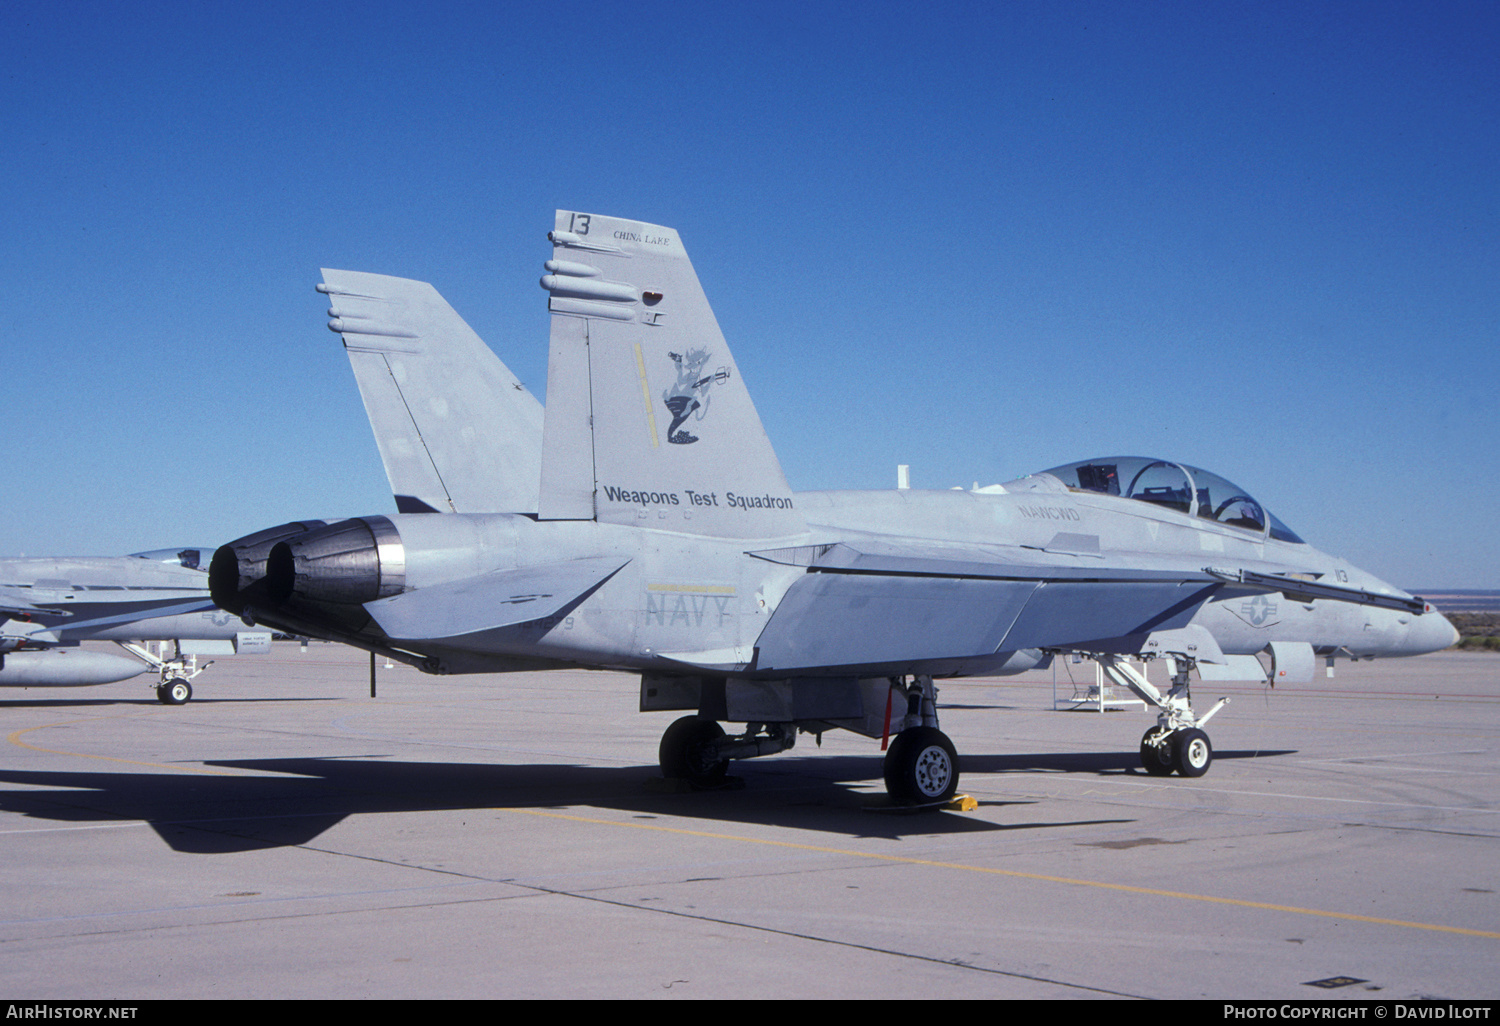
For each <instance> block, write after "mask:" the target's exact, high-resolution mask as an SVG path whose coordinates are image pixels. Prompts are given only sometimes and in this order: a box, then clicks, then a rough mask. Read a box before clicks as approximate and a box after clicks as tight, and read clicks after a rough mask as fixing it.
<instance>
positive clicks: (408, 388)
mask: <svg viewBox="0 0 1500 1026" xmlns="http://www.w3.org/2000/svg"><path fill="white" fill-rule="evenodd" d="M318 291H319V292H322V293H324V294H326V295H327V296H328V298H329V304H330V305H329V310H328V316H329V318H330V319H329V321H328V327H329V328H330V329H331V330H333V331H335V332H337V333H338V334H340V335H341V336H343V340H344V348H345V350H347V352H348V354H349V363H350V365H351V366H352V367H353V368H354V377H355V379H356V380H357V381H358V382H359V392H360V395H361V396H362V397H363V398H364V402H365V412H366V413H368V414H369V417H370V427H371V428H372V430H373V431H374V432H375V442H376V444H377V445H378V446H379V448H380V458H381V460H382V462H384V464H385V472H386V476H387V477H388V478H389V479H390V482H391V491H392V492H394V493H395V496H396V508H397V509H398V510H399V511H400V512H402V513H421V512H441V513H450V512H456V513H535V512H536V510H537V498H538V482H539V480H540V476H541V449H542V407H541V404H540V403H538V402H537V401H536V398H535V397H534V396H533V395H532V394H531V393H530V392H528V391H527V390H526V388H525V386H523V385H522V384H521V382H520V381H518V380H516V376H515V375H514V374H512V373H511V372H510V370H509V369H507V368H506V366H505V364H503V363H501V362H500V360H499V358H498V357H496V356H495V354H494V353H493V352H491V351H490V349H489V347H487V346H486V345H485V344H484V342H483V341H481V340H480V338H479V336H478V335H476V334H474V331H473V329H471V328H470V327H469V326H468V325H467V324H465V323H464V320H463V318H461V317H459V315H458V314H457V313H456V312H454V310H453V308H452V307H451V306H449V305H448V303H447V302H446V301H445V300H444V299H443V297H442V296H440V295H439V294H438V292H437V290H436V289H434V288H433V287H432V286H431V285H428V284H427V283H426V282H420V281H410V280H408V279H406V278H391V277H387V276H386V275H382V274H364V273H361V272H358V271H332V270H327V269H325V270H324V271H323V284H321V285H319V286H318Z"/></svg>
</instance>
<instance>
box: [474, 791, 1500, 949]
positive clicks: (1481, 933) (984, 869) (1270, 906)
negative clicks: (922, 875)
mask: <svg viewBox="0 0 1500 1026" xmlns="http://www.w3.org/2000/svg"><path fill="white" fill-rule="evenodd" d="M496 811H497V812H520V813H525V814H526V815H529V816H543V817H546V818H548V819H563V820H571V821H572V822H575V823H592V824H596V825H599V826H613V827H629V828H631V829H634V830H656V831H659V832H661V833H668V834H681V835H684V836H687V837H706V838H709V839H711V840H716V841H740V842H743V843H746V844H760V845H766V846H769V847H773V848H791V849H794V850H797V851H811V852H818V853H820V854H824V855H847V856H850V857H853V858H860V859H875V860H877V861H880V862H898V863H904V864H906V865H912V866H931V867H933V868H935V869H956V870H961V871H963V872H969V873H985V874H988V875H990V876H1008V877H1012V878H1014V879H1018V880H1039V881H1042V882H1044V883H1058V884H1068V885H1070V886H1074V887H1095V888H1099V889H1101V890H1107V891H1122V892H1124V893H1126V894H1143V895H1148V896H1150V897H1154V898H1177V899H1180V900H1183V901H1201V902H1206V903H1208V904H1211V905H1233V906H1236V907H1238V908H1253V909H1259V910H1261V911H1264V912H1290V913H1292V914H1293V915H1301V916H1317V917H1319V918H1322V919H1342V920H1345V921H1347V922H1354V923H1372V924H1375V925H1377V926H1401V927H1406V928H1407V929H1411V930H1429V931H1432V932H1434V933H1456V934H1461V935H1463V936H1465V937H1485V938H1488V939H1490V940H1500V933H1497V932H1495V931H1493V930H1471V929H1468V928H1466V927H1462V926H1442V925H1439V924H1437V923H1414V922H1409V921H1407V920H1405V919H1382V918H1380V917H1379V916H1362V915H1358V914H1356V913H1353V912H1329V911H1326V910H1324V909H1316V908H1300V907H1298V906H1296V905H1277V904H1274V903H1272V902H1266V901H1248V900H1246V899H1244V898H1219V897H1215V896H1213V895H1211V894H1189V893H1187V892H1186V891H1165V890H1160V889H1158V888H1155V887H1137V886H1135V885H1133V884H1117V883H1105V882H1104V881H1102V880H1078V879H1074V878H1073V877H1067V876H1049V875H1047V874H1045V873H1023V872H1021V871H1019V870H1015V869H994V868H991V867H988V866H969V865H965V864H963V863H961V862H938V861H935V860H933V859H914V858H910V857H907V856H904V855H885V854H882V853H880V852H869V851H853V850H851V849H848V848H827V847H823V846H821V845H816V844H797V843H795V842H792V841H771V840H765V839H762V838H757V837H741V836H738V835H735V834H718V833H712V832H710V831H706V830H685V829H683V828H681V827H669V826H657V825H654V824H651V823H621V822H619V821H617V820H608V819H595V818H592V817H589V816H571V815H567V814H565V813H561V812H543V811H541V810H540V809H497V810H496Z"/></svg>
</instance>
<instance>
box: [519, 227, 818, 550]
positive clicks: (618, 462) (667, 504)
mask: <svg viewBox="0 0 1500 1026" xmlns="http://www.w3.org/2000/svg"><path fill="white" fill-rule="evenodd" d="M549 238H550V239H551V240H552V245H553V259H551V260H549V261H547V264H546V271H547V273H546V274H545V275H544V276H543V277H542V280H541V284H542V287H543V288H544V289H546V290H547V291H548V293H550V297H551V298H550V300H549V308H550V310H551V312H552V331H551V342H550V351H549V357H548V365H547V411H546V427H545V432H544V437H543V446H542V454H543V455H542V469H541V491H540V496H539V506H538V512H539V516H540V518H541V519H544V520H591V519H592V520H598V521H599V522H600V523H612V524H632V525H636V526H642V527H656V528H662V529H666V530H673V531H681V532H684V533H690V534H700V535H708V536H713V537H721V538H760V539H763V538H780V537H786V536H788V535H795V534H798V533H801V532H802V531H804V530H805V525H804V523H803V520H802V514H801V512H800V511H798V509H797V508H796V502H795V499H794V497H793V495H792V492H791V489H790V488H789V487H788V486H787V483H786V476H785V475H784V474H783V473H782V470H781V464H780V463H779V462H778V461H777V459H776V453H775V452H774V451H773V450H772V448H771V443H770V440H769V439H768V438H767V437H766V433H765V429H764V428H763V427H762V426H761V422H760V416H759V415H758V414H757V413H756V412H755V404H754V403H753V402H751V400H750V395H749V393H748V392H747V391H746V389H745V383H744V381H743V379H742V378H741V377H740V373H739V368H738V367H736V366H735V362H734V357H733V355H731V353H730V351H729V346H728V345H727V344H726V343H725V341H724V336H723V334H722V332H720V330H719V324H718V321H717V320H716V319H715V318H714V314H713V310H712V309H711V308H710V307H709V305H708V300H707V298H706V297H705V296H704V294H703V288H702V286H700V285H699V283H698V276H697V275H696V274H695V273H694V271H693V265H692V263H691V262H690V261H689V260H688V256H687V252H686V251H685V250H684V249H683V247H682V241H681V239H680V238H679V237H678V235H677V233H676V232H675V231H673V230H672V229H670V228H662V227H659V226H657V225H651V224H643V223H641V222H638V221H625V220H621V219H619V218H611V217H603V216H600V215H597V214H584V213H578V212H573V211H566V210H560V211H558V212H557V220H556V227H555V229H554V230H553V231H552V232H551V233H550V235H549Z"/></svg>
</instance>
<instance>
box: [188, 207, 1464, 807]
mask: <svg viewBox="0 0 1500 1026" xmlns="http://www.w3.org/2000/svg"><path fill="white" fill-rule="evenodd" d="M550 238H551V240H552V242H553V247H554V250H553V258H552V259H551V260H549V261H547V264H546V271H547V274H546V275H544V276H543V277H542V279H541V284H542V286H543V287H544V288H545V289H546V290H547V291H548V293H549V297H550V298H549V307H550V310H551V313H552V329H551V340H550V350H549V364H548V377H547V403H546V408H545V414H544V415H540V414H541V411H540V410H538V409H537V404H536V400H535V399H534V398H533V397H531V396H530V395H529V393H526V392H525V390H524V389H523V388H521V386H520V384H519V382H516V381H515V380H514V378H513V376H511V375H510V374H509V372H508V371H507V370H505V368H504V366H503V364H500V362H499V361H498V360H497V359H496V358H495V357H494V355H493V354H492V353H489V352H488V351H486V350H484V347H483V345H482V343H480V342H479V340H478V339H477V337H474V336H473V332H471V331H469V330H468V328H467V326H466V325H463V323H462V321H461V320H460V319H459V318H458V317H457V315H456V314H454V313H453V312H452V310H451V309H450V308H448V307H447V304H446V303H443V302H442V300H441V297H439V296H438V295H437V293H436V292H435V291H434V290H432V289H431V287H430V286H427V285H424V284H421V283H416V282H408V281H404V280H402V279H392V278H385V277H382V276H378V275H365V274H357V273H354V272H334V271H325V281H324V284H323V285H322V286H320V287H319V288H320V291H322V292H324V293H326V294H327V295H328V296H329V297H330V300H331V302H332V307H331V309H330V311H329V316H330V322H329V326H330V327H331V328H332V329H333V330H335V331H337V332H339V333H340V334H341V335H342V336H343V339H344V343H345V346H346V348H347V349H348V350H349V354H350V360H351V363H352V364H353V365H354V367H355V373H356V377H357V379H358V381H359V383H360V388H361V392H362V394H363V396H364V399H365V404H366V408H367V410H368V411H369V412H370V416H371V421H372V425H374V426H375V429H376V434H377V438H383V440H382V441H381V443H380V448H381V453H382V458H383V459H384V462H385V465H386V469H387V472H388V474H389V475H390V477H391V484H392V488H393V490H394V491H395V492H396V495H397V504H398V509H399V510H401V512H400V513H398V514H397V515H395V516H370V517H360V518H356V519H353V520H346V521H342V522H339V523H333V524H323V525H320V526H314V527H309V526H308V525H307V524H306V523H297V524H289V525H284V526H282V527H277V528H271V529H268V530H266V531H262V532H259V533H257V534H255V535H250V536H248V537H246V538H241V539H239V540H237V541H235V542H231V543H229V544H228V545H226V546H223V547H221V548H220V549H219V550H218V551H217V552H216V553H215V555H214V558H213V565H212V569H211V573H210V578H211V588H212V594H213V598H214V601H215V602H216V603H218V605H219V606H221V607H222V608H224V609H227V610H231V611H233V612H236V613H238V614H240V615H241V616H242V617H243V618H244V619H245V620H246V621H247V622H252V623H255V624H259V625H265V626H272V627H277V628H280V629H282V630H286V631H289V632H292V633H297V634H306V635H312V636H317V637H325V638H330V639H334V640H339V641H344V642H346V643H349V644H353V645H356V646H359V647H362V648H366V649H369V650H371V651H375V652H383V653H385V654H387V655H388V656H390V657H392V658H398V659H403V660H405V661H408V662H411V663H413V664H415V665H418V666H420V667H422V668H423V669H425V670H428V671H431V672H437V673H463V672H492V671H498V670H518V669H531V668H541V667H549V666H564V665H586V666H598V667H606V668H615V669H625V670H634V671H639V672H640V674H641V708H642V709H643V710H661V709H685V710H692V711H693V715H689V716H686V717H683V718H682V719H680V720H678V721H677V722H676V723H674V724H673V725H672V726H671V727H669V728H668V730H667V732H666V734H665V735H664V737H663V739H662V744H661V750H660V753H659V754H660V759H661V764H662V769H663V772H664V773H666V774H667V775H668V776H672V777H681V778H687V779H689V780H692V781H694V782H697V783H700V784H711V783H712V782H714V781H716V780H718V779H720V778H722V777H723V775H724V773H725V769H726V766H727V764H728V761H729V760H731V759H738V758H749V757H753V756H758V755H767V754H771V753H773V752H777V751H782V750H785V749H786V748H789V747H791V746H792V745H793V744H794V743H795V740H796V737H797V734H798V732H799V731H800V732H811V733H814V734H818V733H821V732H822V731H824V730H828V729H832V728H836V727H837V728H844V729H849V730H853V731H855V732H858V733H862V734H865V735H868V736H871V737H879V738H882V739H891V741H892V743H891V744H890V748H889V751H888V752H887V755H886V757H885V778H886V783H887V786H888V789H889V790H890V792H891V793H892V795H893V796H894V797H896V798H898V799H903V800H910V801H916V802H922V803H937V802H942V801H945V800H947V799H948V798H950V797H951V796H952V795H953V794H954V792H955V789H956V786H957V782H958V758H957V753H956V752H955V751H954V748H953V745H952V743H951V741H949V739H948V738H947V737H946V735H944V734H943V733H942V732H941V731H940V730H939V729H938V716H937V702H936V699H937V689H936V687H935V685H934V683H933V680H934V678H936V677H943V676H966V675H981V674H983V675H989V674H1003V673H1014V672H1020V671H1024V670H1028V669H1033V668H1037V667H1040V666H1044V665H1046V663H1047V661H1048V660H1049V659H1050V658H1052V657H1053V656H1054V655H1055V654H1058V653H1062V652H1080V653H1084V654H1087V655H1089V656H1090V657H1092V658H1095V659H1098V660H1099V661H1100V662H1101V664H1102V665H1104V666H1105V667H1106V669H1107V670H1108V671H1109V672H1110V673H1111V675H1112V676H1113V677H1115V678H1116V679H1118V680H1119V681H1120V682H1121V683H1124V684H1125V685H1127V686H1129V687H1131V688H1132V690H1135V691H1136V693H1137V694H1139V695H1141V696H1142V697H1143V698H1145V699H1146V700H1147V701H1149V702H1151V703H1152V704H1153V705H1154V706H1155V707H1156V709H1157V711H1158V722H1157V725H1156V726H1154V727H1153V728H1151V730H1149V731H1147V733H1146V735H1145V737H1144V738H1143V739H1142V742H1141V757H1142V762H1143V764H1144V765H1145V766H1146V767H1147V769H1148V770H1150V771H1151V772H1156V773H1160V772H1171V771H1172V770H1174V769H1175V770H1177V771H1178V772H1180V773H1182V774H1184V775H1188V776H1196V775H1199V774H1201V773H1203V772H1205V771H1206V770H1207V769H1208V766H1209V763H1210V761H1211V759H1212V747H1211V745H1210V743H1209V740H1208V737H1207V735H1206V734H1205V733H1204V732H1203V730H1202V726H1203V724H1204V723H1205V722H1206V721H1207V719H1208V718H1209V717H1210V716H1212V715H1213V714H1214V713H1215V712H1216V711H1217V709H1218V707H1217V706H1216V707H1215V708H1214V709H1212V710H1210V711H1209V712H1208V713H1205V714H1204V715H1202V716H1198V715H1196V714H1195V713H1194V712H1193V710H1192V708H1191V703H1190V699H1189V695H1188V692H1187V684H1188V680H1189V677H1188V674H1189V671H1190V670H1191V669H1194V668H1196V669H1197V670H1198V671H1199V672H1200V674H1203V673H1204V670H1205V668H1208V673H1209V674H1211V673H1213V672H1215V670H1216V669H1219V668H1222V670H1221V672H1224V673H1232V672H1235V670H1236V668H1237V667H1238V668H1247V664H1245V663H1244V662H1243V661H1241V662H1239V663H1238V664H1236V663H1234V662H1232V660H1233V659H1234V658H1236V657H1239V658H1240V659H1242V660H1243V658H1246V657H1250V658H1253V655H1254V653H1256V652H1259V651H1261V650H1262V649H1269V650H1270V653H1271V656H1272V658H1273V659H1274V660H1275V664H1274V667H1273V672H1275V673H1277V674H1278V675H1279V676H1280V675H1285V676H1287V677H1290V676H1293V675H1296V676H1303V675H1306V674H1308V673H1310V668H1311V665H1312V656H1313V654H1314V652H1315V651H1317V650H1323V651H1325V653H1327V652H1338V651H1340V650H1343V651H1346V652H1348V653H1349V654H1353V655H1406V654H1416V653H1419V652H1425V651H1432V650H1434V649H1437V648H1442V647H1445V646H1446V645H1447V644H1449V643H1450V641H1451V639H1452V638H1453V636H1454V632H1453V630H1452V627H1451V625H1449V624H1448V623H1447V621H1446V620H1444V619H1443V618H1442V617H1441V616H1440V615H1439V614H1437V613H1436V612H1433V611H1431V610H1430V609H1429V608H1427V607H1426V605H1425V604H1424V603H1423V602H1422V601H1421V600H1420V599H1415V598H1413V597H1412V596H1410V595H1407V594H1406V593H1404V592H1401V591H1399V590H1398V589H1396V588H1393V587H1391V586H1390V585H1388V584H1386V583H1385V582H1383V581H1380V580H1378V579H1376V578H1374V577H1373V576H1371V575H1369V574H1367V573H1364V572H1363V571H1360V570H1358V569H1357V568H1355V567H1353V566H1350V565H1349V564H1347V563H1346V562H1344V561H1342V560H1339V559H1336V558H1335V557H1332V556H1329V555H1327V554H1325V553H1322V552H1319V551H1318V550H1316V549H1313V548H1312V547H1311V546H1308V545H1307V544H1306V543H1305V542H1303V541H1302V540H1301V539H1300V538H1298V537H1297V536H1296V535H1295V534H1293V533H1292V532H1291V531H1290V530H1289V529H1287V528H1286V527H1285V526H1284V525H1282V524H1281V523H1280V522H1279V521H1277V520H1276V519H1275V518H1274V517H1273V516H1271V515H1270V513H1269V512H1268V511H1266V510H1264V508H1263V507H1262V506H1261V505H1260V504H1259V503H1258V502H1256V501H1255V500H1254V499H1253V498H1252V497H1251V496H1250V495H1249V493H1247V492H1245V491H1243V490H1242V489H1240V488H1239V487H1238V486H1235V485H1233V484H1231V483H1229V482H1227V481H1224V480H1223V479H1221V478H1218V477H1216V476H1214V475H1211V474H1207V473H1206V472H1203V471H1201V470H1198V469H1197V468H1190V467H1187V466H1186V465H1183V464H1177V463H1172V462H1169V461H1164V460H1156V459H1144V458H1134V457H1114V458H1109V459H1105V460H1091V461H1086V462H1083V463H1078V464H1070V465H1068V466H1066V467H1059V468H1055V469H1054V470H1052V471H1048V472H1044V473H1040V474H1036V475H1032V476H1030V477H1026V478H1022V479H1019V480H1017V481H1012V482H1008V483H1006V484H1005V485H1003V486H1001V487H999V488H991V489H986V490H985V491H984V492H983V493H980V492H977V491H976V492H953V491H942V492H922V491H912V490H897V491H886V492H804V493H798V494H796V495H794V494H792V493H791V491H790V489H789V488H788V487H787V485H786V481H785V478H784V476H783V475H782V472H781V468H780V465H779V463H778V461H777V459H776V456H775V453H774V452H773V450H772V448H771V446H770V443H769V441H768V440H767V438H766V435H765V432H764V430H763V429H762V427H761V423H760V419H759V416H758V415H757V413H756V411H755V407H754V405H753V403H752V402H751V400H750V397H749V394H748V393H747V391H746V390H745V386H744V383H743V381H742V380H741V378H740V375H739V371H738V368H737V367H736V365H735V363H734V359H733V357H732V355H731V354H730V352H729V348H728V346H727V345H726V343H725V341H724V339H723V336H722V334H721V333H720V331H719V328H718V325H717V322H716V321H715V319H714V316H713V313H712V311H711V310H710V308H709V306H708V303H707V300H706V298H705V297H704V295H703V292H702V289H701V287H700V286H699V284H698V280H697V276H696V274H695V273H694V272H693V269H692V266H691V264H690V263H689V261H688V259H687V255H686V253H685V251H684V250H683V248H682V245H681V242H680V240H679V238H678V236H677V233H676V232H675V231H673V230H671V229H666V228H661V227H658V226H655V225H649V224H644V223H640V222H633V221H625V220H620V219H615V218H607V217H602V216H598V215H592V214H585V213H581V212H571V211H560V212H558V214H557V218H556V225H555V230H554V231H553V232H552V233H551V235H550ZM443 382H448V383H450V384H451V385H452V387H453V389H454V391H453V393H452V396H451V398H450V395H449V393H448V392H447V391H445V386H444V385H443ZM455 411H463V413H464V415H463V416H461V417H459V416H454V413H455ZM539 415H540V418H539ZM538 419H540V422H541V428H540V440H539V446H540V447H539V450H538V438H537V422H538ZM538 451H540V458H539V459H538V458H537V457H536V455H535V454H536V453H537V452H538ZM428 511H439V512H442V513H443V514H444V515H433V514H432V512H428ZM1262 600H1264V602H1272V603H1275V604H1276V612H1275V613H1272V614H1266V610H1265V605H1264V603H1263V602H1262ZM1257 603H1262V604H1260V605H1257ZM1288 604H1290V605H1295V606H1299V607H1301V609H1302V610H1303V611H1304V613H1306V614H1308V615H1303V616H1292V615H1290V614H1289V613H1287V614H1282V613H1281V609H1282V606H1283V605H1288ZM1216 605H1217V606H1219V607H1221V608H1220V609H1219V610H1218V611H1217V612H1208V611H1207V610H1209V609H1210V608H1211V607H1213V606H1216ZM1247 605H1248V608H1249V610H1250V612H1249V613H1248V614H1246V613H1244V612H1243V610H1244V609H1245V608H1246V607H1247ZM1334 609H1338V610H1340V612H1338V613H1332V612H1329V611H1331V610H1334ZM1346 609H1353V610H1357V612H1354V613H1345V612H1343V610H1346ZM1257 620H1258V621H1259V622H1256V621H1257ZM1273 620H1274V622H1272V621H1273ZM1268 623H1269V624H1270V627H1269V628H1268V627H1267V626H1266V625H1267V624H1268ZM1241 625H1246V627H1247V628H1248V629H1242V626H1241ZM1278 632H1279V633H1278ZM1226 646H1227V647H1226ZM1127 656H1144V657H1147V658H1155V657H1163V656H1169V657H1172V659H1173V663H1174V666H1175V668H1176V670H1175V673H1174V677H1173V686H1172V687H1171V689H1170V690H1169V691H1168V692H1167V693H1165V694H1163V693H1162V692H1160V691H1159V690H1157V689H1156V688H1155V687H1153V686H1152V685H1151V684H1150V683H1149V682H1146V681H1145V680H1144V678H1140V677H1139V675H1138V674H1134V673H1133V671H1130V670H1129V668H1128V667H1126V666H1125V665H1124V662H1123V659H1124V657H1127ZM1205 675H1207V674H1205ZM720 721H728V722H734V723H744V724H746V728H745V730H744V731H743V732H742V733H740V734H737V735H735V736H726V735H725V733H724V731H723V729H722V728H721V727H720V726H719V722H720Z"/></svg>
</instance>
